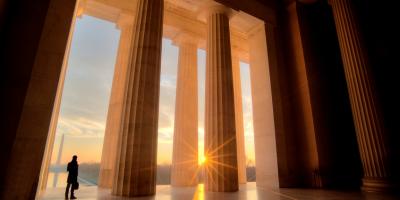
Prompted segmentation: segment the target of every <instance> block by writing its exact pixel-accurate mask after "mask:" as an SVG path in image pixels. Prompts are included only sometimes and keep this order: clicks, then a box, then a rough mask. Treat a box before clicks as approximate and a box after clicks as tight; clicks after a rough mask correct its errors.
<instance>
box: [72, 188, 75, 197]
mask: <svg viewBox="0 0 400 200" xmlns="http://www.w3.org/2000/svg"><path fill="white" fill-rule="evenodd" d="M74 190H75V189H74V186H72V187H71V198H75V195H74Z"/></svg>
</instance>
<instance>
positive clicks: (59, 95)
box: [38, 0, 85, 194]
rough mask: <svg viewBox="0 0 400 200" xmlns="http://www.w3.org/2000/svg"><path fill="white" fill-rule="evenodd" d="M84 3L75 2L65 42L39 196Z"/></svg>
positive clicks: (52, 147) (80, 0) (39, 184)
mask: <svg viewBox="0 0 400 200" xmlns="http://www.w3.org/2000/svg"><path fill="white" fill-rule="evenodd" d="M84 2H85V1H83V0H78V1H76V7H75V11H74V17H73V19H72V23H71V29H70V32H69V36H68V41H67V48H66V50H65V55H64V60H63V65H62V68H61V73H60V79H59V81H58V86H57V93H56V97H55V100H54V106H53V112H52V113H51V119H50V126H49V132H48V136H47V141H46V147H45V151H44V155H43V160H42V167H41V169H40V175H39V183H38V192H39V194H40V193H41V192H42V191H44V190H46V188H47V179H48V177H49V168H50V163H51V155H52V154H53V149H54V141H55V138H56V130H57V124H58V117H59V114H60V108H61V99H62V93H63V90H64V82H65V74H66V71H67V68H68V60H69V54H70V50H71V43H72V36H73V34H74V30H75V23H76V19H77V18H79V17H81V16H82V12H83V9H84V7H83V4H84Z"/></svg>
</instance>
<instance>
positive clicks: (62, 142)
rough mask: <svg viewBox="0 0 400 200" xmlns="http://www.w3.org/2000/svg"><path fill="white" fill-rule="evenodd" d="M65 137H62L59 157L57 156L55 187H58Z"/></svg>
mask: <svg viewBox="0 0 400 200" xmlns="http://www.w3.org/2000/svg"><path fill="white" fill-rule="evenodd" d="M64 135H65V134H63V135H62V136H61V143H60V148H59V149H58V155H57V161H56V172H55V173H54V179H53V187H57V180H58V173H59V172H58V171H57V170H58V168H59V166H60V164H61V155H62V150H63V146H64Z"/></svg>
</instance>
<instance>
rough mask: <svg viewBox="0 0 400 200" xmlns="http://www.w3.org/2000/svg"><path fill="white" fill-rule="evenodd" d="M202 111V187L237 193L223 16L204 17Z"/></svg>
mask: <svg viewBox="0 0 400 200" xmlns="http://www.w3.org/2000/svg"><path fill="white" fill-rule="evenodd" d="M207 23H208V29H207V67H206V100H205V101H206V110H205V155H206V157H207V162H206V165H205V170H206V177H205V187H206V190H208V191H215V192H228V191H237V190H238V171H237V157H236V155H237V151H236V131H235V129H236V127H235V105H234V94H233V77H232V60H231V46H230V35H229V34H230V33H229V18H228V16H227V14H226V13H223V12H219V11H216V12H210V13H209V15H208V17H207Z"/></svg>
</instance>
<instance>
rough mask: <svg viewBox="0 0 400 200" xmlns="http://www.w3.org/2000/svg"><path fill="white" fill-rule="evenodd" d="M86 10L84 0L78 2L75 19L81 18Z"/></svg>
mask: <svg viewBox="0 0 400 200" xmlns="http://www.w3.org/2000/svg"><path fill="white" fill-rule="evenodd" d="M85 10H86V0H79V1H78V3H77V8H76V17H79V18H81V17H82V16H83V14H84V13H85Z"/></svg>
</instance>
